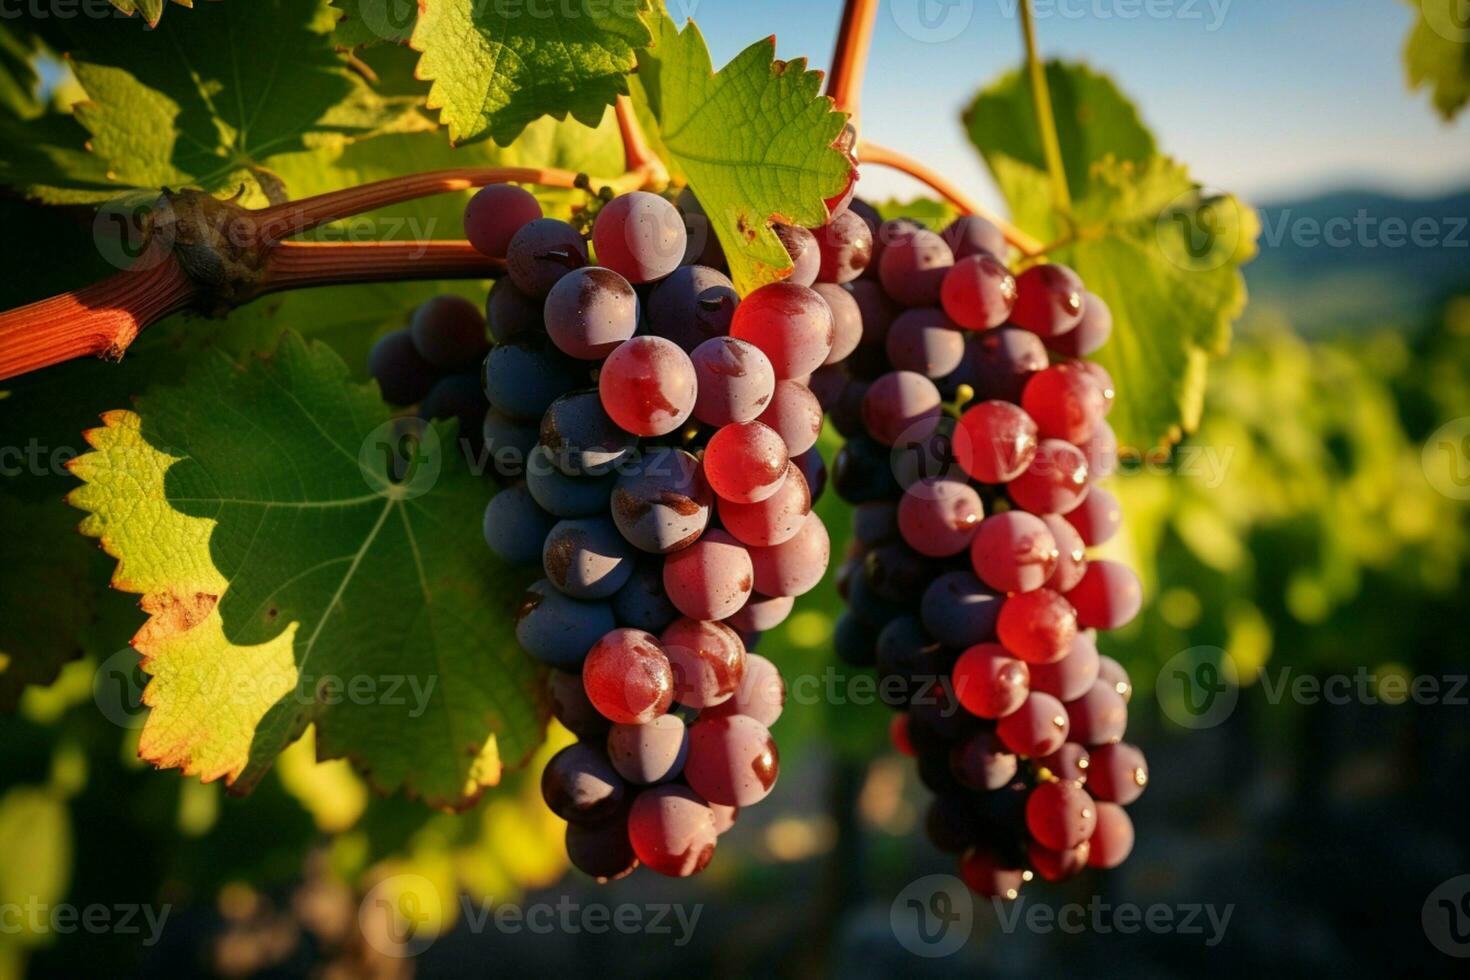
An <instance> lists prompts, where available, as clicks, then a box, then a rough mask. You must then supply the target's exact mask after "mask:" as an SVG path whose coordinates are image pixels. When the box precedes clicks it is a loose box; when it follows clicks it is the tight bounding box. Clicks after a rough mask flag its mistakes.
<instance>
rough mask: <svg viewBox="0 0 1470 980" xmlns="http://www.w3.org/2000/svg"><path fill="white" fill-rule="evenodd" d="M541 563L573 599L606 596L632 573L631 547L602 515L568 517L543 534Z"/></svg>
mask: <svg viewBox="0 0 1470 980" xmlns="http://www.w3.org/2000/svg"><path fill="white" fill-rule="evenodd" d="M541 564H542V567H543V569H544V570H545V572H546V578H547V580H548V581H550V582H551V584H552V585H554V586H556V587H557V588H558V589H560V590H561V591H562V592H564V593H566V594H567V595H569V596H571V597H572V598H573V599H607V598H609V597H611V596H612V594H613V593H614V592H616V591H618V589H621V588H622V587H623V585H624V583H626V582H627V581H628V576H630V575H632V574H633V549H632V548H630V547H629V546H628V542H626V541H624V540H623V538H622V535H620V534H618V530H617V528H615V527H613V523H612V521H610V520H608V519H607V518H605V517H584V518H578V519H568V520H564V521H560V522H559V523H557V525H556V526H555V527H553V528H552V529H551V533H550V534H548V535H547V536H546V544H545V546H544V547H543V548H542V549H541Z"/></svg>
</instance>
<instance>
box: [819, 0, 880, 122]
mask: <svg viewBox="0 0 1470 980" xmlns="http://www.w3.org/2000/svg"><path fill="white" fill-rule="evenodd" d="M877 16H878V0H847V2H846V3H845V4H843V7H842V21H841V24H840V25H839V27H838V30H837V47H836V48H835V50H833V52H832V75H831V77H830V78H829V79H828V80H827V95H829V96H830V97H831V98H832V101H833V102H834V103H836V105H837V108H838V109H840V110H842V111H843V112H846V113H848V114H849V115H850V116H851V118H850V119H849V120H848V122H849V123H851V124H852V126H853V128H854V129H855V130H856V129H857V126H858V110H859V108H860V105H861V99H862V88H863V72H864V71H865V70H866V68H867V66H868V51H869V50H870V49H871V48H872V44H873V21H874V20H875V19H876V18H877Z"/></svg>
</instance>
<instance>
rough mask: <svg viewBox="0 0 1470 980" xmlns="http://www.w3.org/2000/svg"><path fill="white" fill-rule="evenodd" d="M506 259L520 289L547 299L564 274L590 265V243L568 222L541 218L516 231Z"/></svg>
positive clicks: (538, 297)
mask: <svg viewBox="0 0 1470 980" xmlns="http://www.w3.org/2000/svg"><path fill="white" fill-rule="evenodd" d="M505 258H506V262H505V267H506V270H507V271H508V272H509V273H510V278H511V281H512V282H514V283H515V285H516V288H517V289H519V290H520V291H521V292H523V293H525V294H526V295H527V296H529V297H531V298H533V299H541V300H544V299H545V298H546V294H547V293H549V292H551V287H552V286H555V285H556V284H557V281H558V280H560V279H561V277H562V276H564V275H566V274H567V273H569V272H571V271H573V270H575V269H580V268H582V266H584V265H586V264H587V244H586V242H584V241H583V240H582V235H581V233H580V232H578V231H577V229H575V228H573V227H572V226H571V225H569V224H567V223H566V222H565V221H558V220H556V219H555V218H537V219H536V220H535V221H531V222H528V223H527V224H525V225H523V226H522V227H521V229H520V231H517V232H516V233H515V235H514V236H513V237H512V238H511V240H510V245H509V246H507V247H506V250H505ZM603 264H604V265H606V264H607V263H605V262H604V263H603Z"/></svg>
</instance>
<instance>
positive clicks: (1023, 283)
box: [1011, 264, 1083, 337]
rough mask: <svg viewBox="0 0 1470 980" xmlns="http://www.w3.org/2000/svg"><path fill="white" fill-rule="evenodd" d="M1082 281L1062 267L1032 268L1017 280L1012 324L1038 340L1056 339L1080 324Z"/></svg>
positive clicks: (1050, 265)
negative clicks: (1042, 338) (1030, 333)
mask: <svg viewBox="0 0 1470 980" xmlns="http://www.w3.org/2000/svg"><path fill="white" fill-rule="evenodd" d="M1082 293H1083V288H1082V280H1081V279H1079V278H1077V273H1075V272H1073V271H1072V270H1071V269H1069V268H1067V267H1066V266H1064V265H1056V264H1048V265H1033V266H1032V267H1031V268H1029V269H1027V270H1026V271H1025V272H1023V273H1021V274H1020V275H1019V276H1017V277H1016V305H1015V308H1014V309H1013V310H1011V322H1012V323H1014V324H1015V325H1016V326H1018V327H1021V328H1022V329H1024V330H1029V331H1031V332H1032V333H1034V334H1036V335H1037V336H1039V337H1056V336H1059V335H1061V334H1064V333H1066V332H1067V331H1069V330H1073V329H1075V328H1076V326H1077V324H1078V323H1080V322H1081V320H1082Z"/></svg>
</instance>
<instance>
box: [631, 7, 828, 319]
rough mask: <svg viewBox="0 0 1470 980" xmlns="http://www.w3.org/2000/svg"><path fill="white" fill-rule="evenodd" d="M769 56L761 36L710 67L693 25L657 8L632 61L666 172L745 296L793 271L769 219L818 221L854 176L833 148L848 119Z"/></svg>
mask: <svg viewBox="0 0 1470 980" xmlns="http://www.w3.org/2000/svg"><path fill="white" fill-rule="evenodd" d="M775 54H776V41H775V38H766V39H765V40H763V41H757V42H756V43H755V44H752V45H751V46H750V47H748V48H746V49H745V50H744V51H742V52H740V53H739V54H737V55H736V56H735V58H734V60H732V61H731V62H730V63H729V64H728V65H726V66H725V67H724V68H722V69H720V70H719V71H718V72H716V71H715V70H714V67H713V65H712V63H711V61H710V54H709V48H708V47H706V46H705V43H704V37H703V35H701V34H700V32H699V28H698V27H697V26H696V25H695V24H694V23H693V22H692V21H691V22H690V23H689V24H687V25H686V26H685V27H684V29H683V30H682V31H680V30H679V29H678V28H676V27H675V26H674V22H673V20H671V19H670V18H669V16H668V15H667V14H664V15H662V16H661V17H660V19H659V28H658V34H657V36H656V38H655V39H654V43H653V45H652V46H651V47H650V48H649V49H648V50H647V51H646V52H644V53H643V54H641V55H639V59H638V74H639V76H640V81H641V84H642V90H643V92H644V94H645V96H646V98H647V100H648V104H649V107H650V109H651V111H652V114H653V117H654V118H656V119H657V120H658V138H659V145H661V146H662V147H663V151H664V152H665V153H666V154H667V158H666V162H667V163H668V166H669V169H670V171H671V172H672V173H675V174H677V175H679V176H681V177H683V178H684V179H686V180H687V181H688V182H689V186H690V187H691V188H692V189H693V191H694V194H695V196H696V197H697V198H698V199H699V202H700V205H701V206H702V207H703V208H704V211H705V213H706V214H708V215H709V217H710V221H711V223H712V224H713V225H714V228H715V232H716V234H718V235H719V238H720V244H721V245H722V246H723V247H724V250H725V257H726V258H727V259H728V260H729V263H730V278H731V279H732V280H734V282H735V287H736V288H737V289H738V290H739V291H740V292H741V294H742V295H743V294H746V293H749V292H750V291H751V290H753V289H756V288H757V287H759V286H762V285H765V284H766V283H769V282H774V281H776V280H778V279H782V278H784V277H785V276H786V275H787V274H788V273H789V270H790V269H791V257H790V256H789V255H787V254H786V249H785V248H784V247H783V246H782V245H781V240H780V239H779V238H778V237H776V233H775V232H774V231H772V230H771V228H770V221H771V220H772V219H775V220H778V221H782V222H786V223H790V224H798V225H805V226H808V227H816V226H818V225H822V224H825V223H826V222H827V218H828V212H827V205H826V203H825V202H826V200H827V199H828V198H832V197H835V196H837V195H838V194H840V193H841V192H842V190H843V188H844V187H846V186H847V183H848V181H849V180H850V178H851V175H852V163H851V161H849V160H848V159H847V157H846V156H844V155H843V154H842V152H841V151H840V150H837V149H835V148H834V147H833V145H832V144H833V141H834V140H836V139H837V137H838V135H839V134H840V133H841V132H842V127H843V125H844V124H845V123H846V121H847V116H846V114H845V113H841V112H836V111H834V110H833V108H832V102H831V100H830V99H828V98H826V97H825V96H823V95H821V94H820V91H821V84H822V75H821V73H820V72H815V71H808V70H807V67H806V61H805V59H800V58H799V59H797V60H795V61H791V62H784V61H776V60H775Z"/></svg>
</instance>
